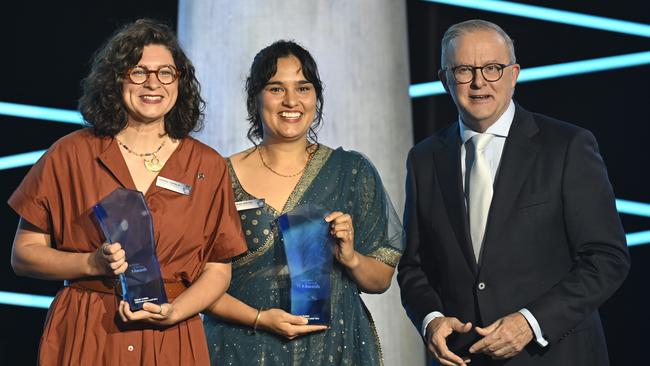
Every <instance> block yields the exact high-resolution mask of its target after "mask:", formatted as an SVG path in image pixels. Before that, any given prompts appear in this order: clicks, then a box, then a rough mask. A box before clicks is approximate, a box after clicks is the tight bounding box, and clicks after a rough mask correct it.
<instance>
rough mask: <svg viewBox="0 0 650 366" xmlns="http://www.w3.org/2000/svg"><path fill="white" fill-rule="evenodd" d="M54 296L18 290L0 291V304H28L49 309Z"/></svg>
mask: <svg viewBox="0 0 650 366" xmlns="http://www.w3.org/2000/svg"><path fill="white" fill-rule="evenodd" d="M52 300H54V298H53V297H52V296H43V295H30V294H21V293H18V292H6V291H0V304H2V305H13V306H26V307H30V308H39V309H47V308H49V307H50V304H51V303H52Z"/></svg>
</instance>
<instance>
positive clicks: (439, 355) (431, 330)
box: [426, 316, 472, 366]
mask: <svg viewBox="0 0 650 366" xmlns="http://www.w3.org/2000/svg"><path fill="white" fill-rule="evenodd" d="M471 329H472V323H461V322H460V320H458V319H457V318H448V317H444V316H441V317H438V318H435V319H433V320H432V321H431V322H430V323H429V325H427V333H426V335H427V337H426V339H427V350H428V351H429V353H431V355H432V356H433V357H434V358H435V359H436V360H437V361H438V362H440V364H441V365H447V366H466V365H467V363H469V362H470V360H469V359H467V360H463V359H462V358H460V357H459V356H458V355H457V354H455V353H453V352H451V351H450V350H449V348H447V337H448V336H449V335H450V334H451V333H453V332H457V333H467V332H469V331H470V330H471Z"/></svg>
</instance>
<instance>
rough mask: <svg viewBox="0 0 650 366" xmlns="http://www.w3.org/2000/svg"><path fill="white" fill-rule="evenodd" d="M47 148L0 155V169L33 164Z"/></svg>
mask: <svg viewBox="0 0 650 366" xmlns="http://www.w3.org/2000/svg"><path fill="white" fill-rule="evenodd" d="M46 151H47V150H39V151H32V152H28V153H22V154H16V155H9V156H4V157H0V170H5V169H13V168H20V167H23V166H29V165H33V164H34V163H36V162H37V161H38V159H40V158H41V156H42V155H43V154H45V152H46Z"/></svg>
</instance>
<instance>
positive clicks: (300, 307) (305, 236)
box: [278, 204, 334, 324]
mask: <svg viewBox="0 0 650 366" xmlns="http://www.w3.org/2000/svg"><path fill="white" fill-rule="evenodd" d="M328 213H329V212H328V211H326V210H325V209H324V208H322V207H320V206H317V205H313V204H307V205H301V206H298V207H297V208H295V209H294V210H293V211H291V212H288V213H285V214H283V215H282V216H280V217H279V218H278V223H279V226H280V231H281V233H282V240H283V242H284V248H285V253H286V256H287V264H288V266H289V277H290V278H291V295H290V296H291V313H292V314H294V315H299V316H304V317H307V318H308V319H309V324H329V323H330V318H331V302H330V297H331V274H332V265H333V264H332V261H333V253H332V249H333V245H334V238H333V237H332V236H331V235H330V225H329V223H327V222H326V221H325V216H326V215H327V214H328Z"/></svg>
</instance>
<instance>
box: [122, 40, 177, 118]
mask: <svg viewBox="0 0 650 366" xmlns="http://www.w3.org/2000/svg"><path fill="white" fill-rule="evenodd" d="M138 65H139V66H144V67H146V68H147V69H148V70H152V71H153V70H158V69H159V68H160V67H161V66H163V65H172V66H176V65H175V64H174V58H173V57H172V54H171V52H169V50H168V49H167V48H166V47H165V46H161V45H156V44H152V45H147V46H144V48H143V50H142V57H141V58H140V61H138ZM134 66H135V65H134ZM177 97H178V80H175V81H174V82H173V83H171V84H169V85H164V84H162V83H161V82H160V81H159V80H158V78H157V77H156V75H155V74H153V73H151V74H149V75H148V77H147V80H146V81H145V82H144V83H143V84H140V85H137V84H133V83H131V82H130V81H129V79H128V78H126V77H125V80H124V83H123V85H122V99H123V101H124V106H125V107H126V110H127V111H128V122H129V123H131V122H137V123H152V122H161V123H162V122H163V121H164V117H165V115H166V114H167V113H168V112H169V111H170V110H171V109H172V108H173V107H174V104H175V103H176V98H177Z"/></svg>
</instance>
